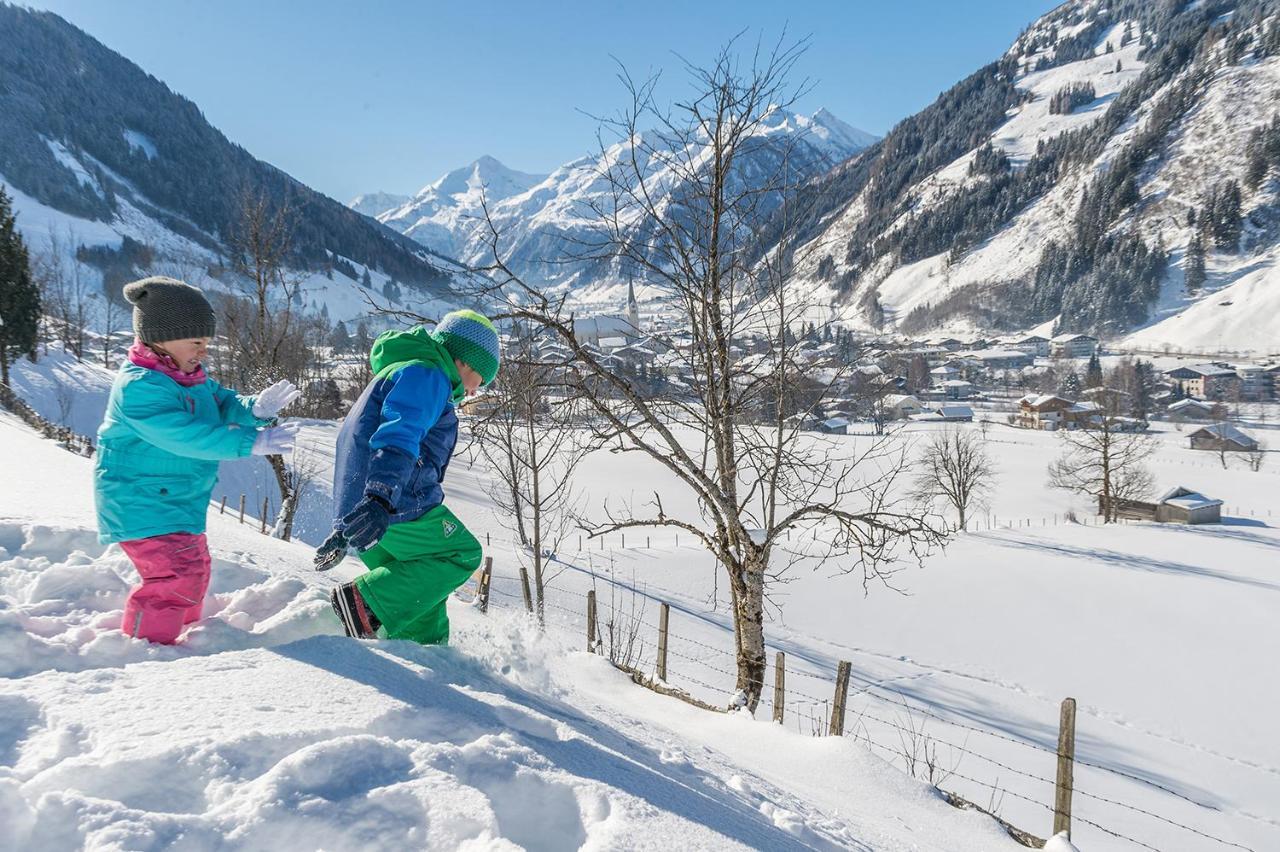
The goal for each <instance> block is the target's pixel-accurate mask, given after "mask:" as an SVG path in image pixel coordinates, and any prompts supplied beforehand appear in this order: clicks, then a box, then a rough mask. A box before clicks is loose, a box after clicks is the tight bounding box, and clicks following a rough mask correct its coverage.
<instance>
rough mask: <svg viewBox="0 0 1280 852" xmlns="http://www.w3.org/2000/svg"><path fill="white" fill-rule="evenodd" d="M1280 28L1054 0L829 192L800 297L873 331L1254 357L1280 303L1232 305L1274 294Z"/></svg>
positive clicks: (1247, 10) (1228, 16) (1212, 10)
mask: <svg viewBox="0 0 1280 852" xmlns="http://www.w3.org/2000/svg"><path fill="white" fill-rule="evenodd" d="M1276 11H1277V4H1275V3H1274V2H1260V0H1238V2H1237V0H1216V2H1196V3H1149V2H1130V1H1129V0H1120V2H1114V3H1100V2H1096V0H1072V2H1068V3H1065V4H1063V5H1062V6H1060V7H1058V8H1057V9H1055V10H1054V11H1053V12H1051V13H1049V14H1048V15H1046V16H1045V17H1044V18H1042V19H1041V20H1039V21H1037V22H1035V23H1034V24H1033V25H1032V26H1031V27H1030V28H1028V30H1027V31H1026V32H1024V33H1023V35H1022V36H1021V37H1020V38H1019V39H1018V40H1017V42H1016V43H1015V44H1014V45H1013V46H1012V47H1011V48H1010V49H1009V51H1008V52H1007V53H1006V54H1005V55H1004V56H1002V57H1000V58H999V59H998V60H997V61H995V62H993V63H992V64H991V65H989V66H987V67H985V68H983V69H981V70H979V71H977V72H976V73H974V74H973V75H972V76H970V77H969V78H968V79H966V80H964V81H962V82H960V83H958V84H957V85H956V86H955V87H953V88H952V89H950V90H949V91H947V92H945V93H944V94H943V95H941V96H940V97H939V99H938V100H937V101H936V102H935V103H934V104H932V105H930V106H929V107H927V108H926V109H925V110H923V111H922V112H920V113H919V114H917V115H915V116H912V117H911V118H908V119H907V120H905V121H903V122H902V123H901V124H899V125H898V126H897V127H895V128H894V129H893V130H892V131H891V132H890V133H889V134H888V135H887V136H886V137H885V139H884V140H882V141H881V142H879V143H877V144H876V145H873V146H872V147H871V148H869V149H868V150H867V151H866V152H864V153H863V154H861V155H859V156H857V157H854V158H853V159H852V160H850V161H849V162H847V163H844V164H842V165H841V166H839V167H838V168H837V169H835V170H833V171H832V172H831V173H830V174H829V175H827V176H826V177H824V178H823V179H822V180H821V181H819V182H818V184H817V186H816V188H815V189H814V192H815V197H816V198H817V201H816V202H815V212H814V214H813V215H812V216H811V217H810V219H809V221H808V222H807V223H806V224H805V225H804V227H803V229H802V234H803V236H804V240H805V246H804V248H803V249H802V250H799V251H797V252H796V267H795V270H794V281H795V284H796V287H797V288H799V289H801V290H804V291H805V292H807V293H810V294H813V295H814V296H815V298H816V300H817V301H820V302H823V303H827V304H835V305H836V306H837V307H836V309H835V311H834V312H835V313H836V314H839V315H841V316H843V317H844V318H845V319H846V320H847V321H848V322H850V323H851V324H854V325H857V326H860V327H863V328H886V329H896V330H899V331H905V332H910V333H918V332H923V331H931V330H935V329H939V328H949V329H953V330H956V331H975V330H981V331H988V332H990V331H997V332H998V331H1007V330H1014V329H1019V328H1027V327H1030V326H1033V325H1036V324H1038V323H1042V322H1045V321H1047V320H1053V319H1055V318H1057V319H1058V326H1059V327H1060V328H1062V329H1065V330H1073V331H1094V332H1098V333H1101V334H1103V335H1105V336H1107V337H1108V338H1113V339H1114V338H1121V337H1124V336H1126V335H1129V334H1132V333H1134V332H1137V331H1138V330H1139V329H1143V330H1142V331H1141V332H1140V335H1139V337H1137V338H1135V340H1141V341H1143V342H1145V343H1149V344H1156V343H1159V344H1161V345H1163V344H1166V343H1167V344H1171V345H1173V346H1175V347H1177V346H1182V347H1188V348H1194V347H1210V346H1217V345H1219V344H1220V342H1221V341H1223V340H1229V341H1230V342H1231V345H1232V346H1233V348H1238V349H1239V348H1244V349H1247V348H1263V347H1264V346H1265V345H1266V343H1267V342H1269V341H1271V340H1274V339H1275V337H1276V332H1277V330H1278V329H1277V327H1276V326H1275V325H1274V324H1272V323H1271V322H1270V321H1265V322H1257V321H1256V320H1257V318H1258V317H1259V316H1274V311H1269V310H1268V306H1270V305H1271V304H1272V303H1274V302H1275V301H1276V299H1277V298H1280V296H1277V295H1276V290H1277V288H1276V287H1274V286H1272V287H1264V286H1259V285H1258V284H1257V283H1254V284H1249V285H1246V286H1242V287H1240V288H1238V290H1236V291H1233V295H1231V296H1227V297H1226V298H1224V295H1225V294H1224V293H1223V292H1222V291H1224V289H1225V288H1231V287H1233V285H1235V284H1236V283H1237V282H1238V281H1241V280H1242V279H1244V278H1246V277H1252V279H1253V280H1254V281H1255V282H1257V281H1259V280H1261V279H1266V280H1268V281H1272V282H1274V280H1275V277H1274V275H1273V274H1272V272H1271V270H1274V269H1275V262H1276V259H1275V254H1274V251H1273V249H1274V248H1275V247H1276V245H1277V243H1278V242H1280V230H1278V229H1277V228H1276V225H1275V222H1276V221H1277V219H1278V218H1280V217H1278V216H1277V214H1278V213H1280V208H1278V207H1277V197H1278V196H1277V192H1278V190H1280V182H1278V181H1277V178H1278V177H1280V172H1277V166H1280V148H1276V147H1274V145H1273V143H1271V141H1270V140H1271V138H1272V136H1271V133H1272V132H1273V131H1271V130H1268V128H1269V127H1270V126H1271V123H1272V119H1273V117H1274V115H1275V113H1276V103H1277V95H1280V55H1277V54H1278V53H1280V24H1278V22H1277V18H1276V14H1275V13H1276ZM1264 131H1265V132H1264ZM825 199H829V200H825ZM1193 244H1194V245H1195V248H1194V249H1193V248H1192V247H1193ZM1191 255H1197V257H1198V256H1203V257H1204V261H1203V264H1202V266H1203V268H1204V275H1203V276H1199V275H1198V272H1193V274H1192V276H1191V280H1190V281H1188V278H1187V274H1186V273H1187V270H1188V267H1189V266H1190V265H1197V264H1198V260H1197V259H1196V258H1193V257H1191ZM1201 278H1202V279H1203V280H1200V279H1201ZM1237 296H1238V297H1237ZM1224 301H1227V302H1232V303H1233V305H1228V306H1227V307H1230V308H1231V310H1230V311H1229V312H1227V311H1215V310H1213V308H1212V307H1211V306H1214V305H1218V304H1220V303H1222V302H1224ZM1189 310H1195V311H1196V313H1197V314H1218V315H1220V316H1215V317H1214V318H1212V319H1209V318H1204V319H1200V320H1197V321H1178V320H1176V317H1177V316H1178V315H1180V314H1181V313H1183V312H1184V311H1189ZM1148 326H1149V327H1148Z"/></svg>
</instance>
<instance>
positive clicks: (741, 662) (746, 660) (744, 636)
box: [730, 555, 765, 713]
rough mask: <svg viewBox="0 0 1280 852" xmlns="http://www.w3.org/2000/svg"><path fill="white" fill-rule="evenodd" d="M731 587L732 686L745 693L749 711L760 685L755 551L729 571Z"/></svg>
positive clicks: (759, 582)
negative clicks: (735, 652) (734, 671)
mask: <svg viewBox="0 0 1280 852" xmlns="http://www.w3.org/2000/svg"><path fill="white" fill-rule="evenodd" d="M730 585H731V587H732V590H733V624H734V634H735V636H736V638H737V645H738V648H737V650H738V680H737V683H736V688H737V689H738V690H740V691H741V692H742V693H743V694H744V695H746V697H747V703H746V707H747V710H749V711H750V712H752V713H755V712H756V707H757V706H758V705H759V704H760V692H761V690H763V689H764V666H765V655H764V563H763V562H762V561H761V560H760V558H759V557H758V556H756V555H751V556H748V557H747V559H746V560H745V561H744V563H743V565H742V566H741V567H740V568H737V569H731V571H730Z"/></svg>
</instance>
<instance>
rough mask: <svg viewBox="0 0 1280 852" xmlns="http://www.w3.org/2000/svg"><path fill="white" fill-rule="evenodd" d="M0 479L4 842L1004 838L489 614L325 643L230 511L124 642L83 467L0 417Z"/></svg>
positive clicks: (121, 580) (265, 544) (329, 626)
mask: <svg viewBox="0 0 1280 852" xmlns="http://www.w3.org/2000/svg"><path fill="white" fill-rule="evenodd" d="M0 465H2V466H3V468H4V469H5V470H6V471H14V472H16V473H17V475H16V476H6V477H5V478H4V480H3V483H0V652H2V653H0V710H2V711H3V712H0V814H3V819H0V846H4V847H5V848H11V847H12V848H21V847H25V846H30V845H31V844H36V845H38V846H39V847H40V848H41V849H48V850H70V849H81V848H127V849H139V850H152V849H155V850H159V849H165V848H170V847H172V846H173V845H174V844H181V845H182V846H183V848H194V849H212V848H218V849H246V850H248V849H263V848H283V847H288V848H301V847H306V848H311V847H317V848H318V847H323V848H325V849H331V850H368V849H375V848H376V849H404V848H427V849H441V850H446V849H450V850H451V849H458V848H494V849H515V848H525V849H530V850H553V849H556V850H558V849H570V848H580V847H581V848H629V849H673V848H680V849H707V850H710V849H716V850H719V849H766V848H767V849H832V850H834V849H847V848H874V849H877V850H902V852H907V850H916V851H917V852H919V850H936V852H955V850H973V852H988V850H999V849H1005V850H1013V849H1016V848H1019V847H1017V846H1016V844H1014V842H1013V841H1012V840H1010V839H1009V838H1008V837H1007V835H1005V834H1004V832H1003V831H1002V830H1001V829H1000V828H999V827H998V826H997V824H996V823H995V822H994V821H993V820H991V819H990V818H988V817H985V816H982V815H980V814H977V813H974V812H971V811H969V812H966V811H959V810H956V809H954V808H952V807H950V806H949V805H947V804H946V803H945V802H944V801H943V800H942V798H941V797H940V796H939V795H938V794H937V793H936V792H935V791H933V790H932V789H930V788H929V787H927V786H926V785H924V784H923V783H921V782H917V781H914V780H912V779H911V778H909V777H908V776H906V775H903V774H902V773H900V772H898V771H897V770H895V769H893V768H891V767H890V766H888V765H887V764H886V763H885V762H883V761H882V760H880V759H879V758H878V757H875V756H873V755H871V754H869V753H867V752H866V751H865V750H863V749H861V748H860V747H859V746H858V745H857V744H856V743H855V742H854V741H853V740H851V739H839V738H835V739H829V740H817V739H813V738H811V737H807V736H803V735H801V734H798V733H794V732H791V731H787V730H783V729H780V728H778V727H777V726H774V725H771V724H769V723H768V722H764V721H754V720H752V719H750V718H749V717H747V716H745V715H740V714H729V715H716V714H708V713H706V711H702V710H698V709H695V708H693V707H689V706H687V705H684V704H681V703H679V702H677V701H674V700H673V699H669V698H665V697H661V696H658V695H654V694H652V693H648V692H645V691H643V690H640V689H639V688H638V687H635V686H634V685H632V684H631V683H630V681H629V680H628V679H627V678H626V677H625V676H623V675H622V674H621V673H619V672H616V671H614V670H613V669H612V668H611V667H610V666H609V665H608V663H607V662H606V661H605V660H604V659H602V658H600V657H596V656H591V655H587V654H585V653H582V652H581V651H572V650H570V649H571V648H576V646H577V644H578V643H577V642H572V643H571V642H570V640H569V639H568V638H567V637H565V638H560V637H559V635H558V634H556V633H552V634H551V635H542V634H540V633H539V631H538V630H537V629H536V627H534V626H533V625H532V624H531V622H530V621H528V620H526V618H525V617H523V616H521V615H516V614H515V613H514V612H512V611H510V610H502V609H498V608H495V610H494V611H493V612H492V613H491V614H490V615H489V616H487V617H485V616H481V615H480V614H479V613H478V612H476V611H474V610H472V609H471V608H468V607H467V606H465V605H463V604H461V603H459V602H456V601H455V602H454V603H453V604H452V608H453V613H454V621H455V626H454V633H453V644H452V645H451V647H449V648H422V647H419V646H415V645H412V644H409V643H403V642H382V641H379V642H356V641H353V640H348V639H345V638H341V637H338V636H335V635H334V634H335V633H337V632H338V626H337V621H336V619H335V617H334V616H333V614H332V612H331V611H330V609H329V606H328V603H327V602H326V600H325V598H326V596H327V591H328V587H329V586H330V585H331V584H332V583H333V582H334V581H335V578H332V577H330V576H321V575H316V574H314V573H313V572H311V571H310V570H309V568H308V563H309V559H310V550H309V548H307V547H306V546H305V545H300V544H288V543H284V542H279V541H275V540H272V539H269V538H266V537H264V536H260V535H258V534H257V533H256V532H254V531H253V527H251V526H243V527H242V526H239V525H237V524H236V523H235V522H234V521H233V520H232V519H230V518H223V517H218V516H216V515H215V516H214V517H213V518H212V519H211V521H212V524H211V529H210V534H211V540H212V548H213V553H214V577H213V585H212V589H211V592H210V595H209V597H208V598H207V600H206V613H207V617H206V618H205V619H204V620H202V621H201V622H200V623H199V624H198V625H197V626H196V627H195V628H193V629H192V630H191V631H190V632H189V633H188V634H187V637H186V641H185V644H183V645H182V646H179V647H159V646H152V645H149V644H147V643H145V642H140V641H136V640H131V639H128V638H127V637H125V636H124V635H123V634H121V633H120V632H119V631H118V629H117V628H116V624H117V622H118V620H119V617H120V608H121V605H122V602H123V599H124V595H125V593H126V592H127V589H128V586H129V584H130V582H131V581H132V579H131V575H132V569H131V567H130V566H129V563H128V560H127V558H126V557H125V556H124V555H123V554H122V553H121V552H120V550H119V549H118V548H117V547H109V548H103V547H102V546H101V545H98V544H97V543H96V540H95V535H94V533H93V515H92V496H91V490H90V488H89V477H90V465H89V462H88V461H87V460H85V459H81V458H77V457H75V456H73V455H71V454H70V453H66V452H64V451H62V450H60V449H59V448H57V447H56V446H55V445H54V444H53V443H51V442H48V441H42V440H39V439H37V438H35V437H34V436H33V435H31V434H30V433H28V432H26V431H25V429H24V427H22V426H21V424H20V423H18V422H17V421H16V420H14V419H13V418H11V417H9V416H8V415H2V414H0ZM460 473H462V472H460ZM468 480H469V477H467V476H466V475H465V474H463V475H462V476H461V477H460V482H459V485H462V484H465V483H466V482H467V481H468ZM50 482H57V483H60V485H59V486H58V487H56V488H50V487H49V485H48V484H49V483H50ZM344 570H349V569H348V568H345V566H344V567H343V568H339V569H338V570H337V573H342V572H343V571H344Z"/></svg>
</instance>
